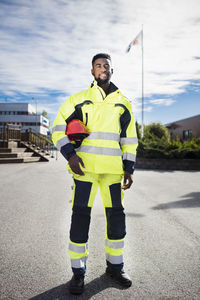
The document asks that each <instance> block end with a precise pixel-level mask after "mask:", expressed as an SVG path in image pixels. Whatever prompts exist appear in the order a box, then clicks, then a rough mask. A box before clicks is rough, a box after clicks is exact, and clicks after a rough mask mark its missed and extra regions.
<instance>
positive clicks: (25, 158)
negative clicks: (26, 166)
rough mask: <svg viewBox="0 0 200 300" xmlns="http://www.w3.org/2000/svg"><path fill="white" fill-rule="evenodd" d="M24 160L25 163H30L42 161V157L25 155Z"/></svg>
mask: <svg viewBox="0 0 200 300" xmlns="http://www.w3.org/2000/svg"><path fill="white" fill-rule="evenodd" d="M23 160H24V162H25V163H30V162H37V161H41V157H37V156H35V157H24V159H23Z"/></svg>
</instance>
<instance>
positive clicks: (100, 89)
mask: <svg viewBox="0 0 200 300" xmlns="http://www.w3.org/2000/svg"><path fill="white" fill-rule="evenodd" d="M99 91H100V93H101V96H102V98H103V100H104V99H105V98H106V97H104V95H103V94H102V91H101V89H99Z"/></svg>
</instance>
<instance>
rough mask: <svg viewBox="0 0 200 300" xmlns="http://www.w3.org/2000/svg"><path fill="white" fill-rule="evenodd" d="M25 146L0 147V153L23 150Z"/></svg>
mask: <svg viewBox="0 0 200 300" xmlns="http://www.w3.org/2000/svg"><path fill="white" fill-rule="evenodd" d="M25 151H26V148H0V153H13V152H14V153H16V152H25Z"/></svg>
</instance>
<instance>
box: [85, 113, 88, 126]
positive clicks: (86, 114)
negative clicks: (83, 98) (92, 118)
mask: <svg viewBox="0 0 200 300" xmlns="http://www.w3.org/2000/svg"><path fill="white" fill-rule="evenodd" d="M85 116H86V121H85V126H87V122H88V113H85Z"/></svg>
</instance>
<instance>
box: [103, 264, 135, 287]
mask: <svg viewBox="0 0 200 300" xmlns="http://www.w3.org/2000/svg"><path fill="white" fill-rule="evenodd" d="M106 274H107V275H108V276H110V277H111V278H112V279H113V280H114V281H115V282H117V283H118V284H120V285H121V286H124V287H130V286H131V285H132V281H131V279H130V277H129V276H128V274H126V273H125V272H124V270H123V269H122V270H116V269H111V268H109V267H107V268H106Z"/></svg>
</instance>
